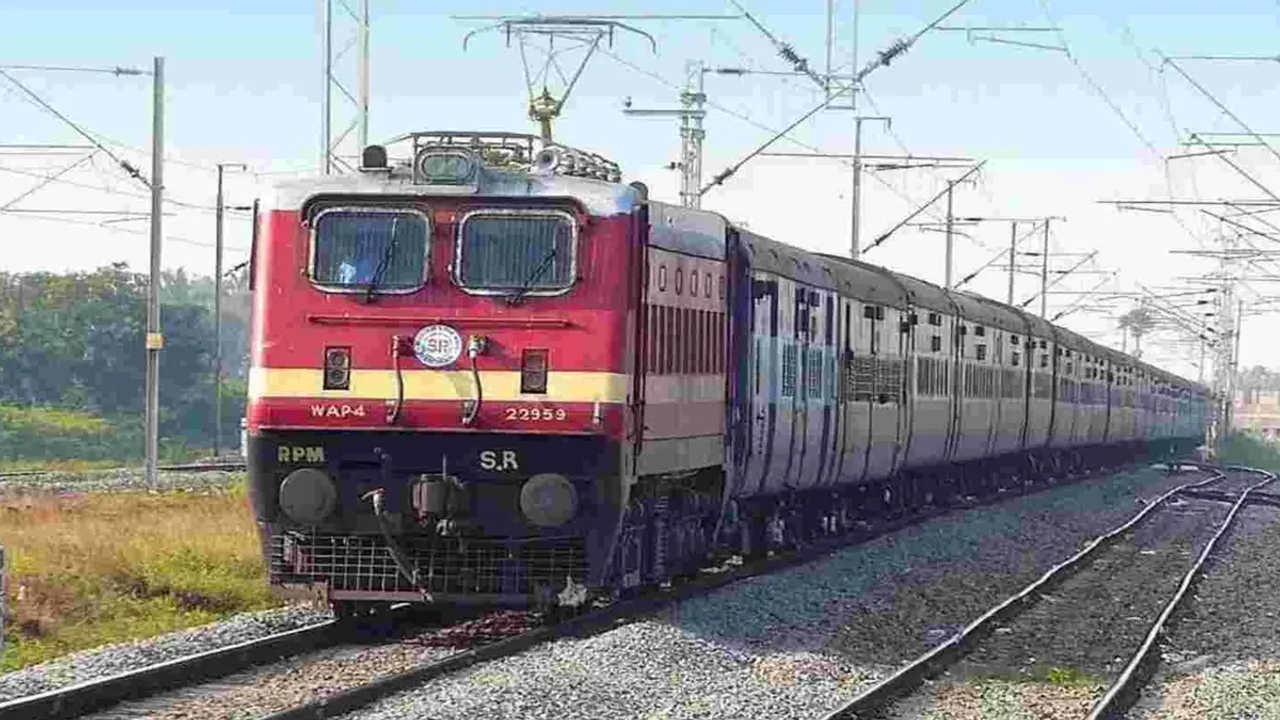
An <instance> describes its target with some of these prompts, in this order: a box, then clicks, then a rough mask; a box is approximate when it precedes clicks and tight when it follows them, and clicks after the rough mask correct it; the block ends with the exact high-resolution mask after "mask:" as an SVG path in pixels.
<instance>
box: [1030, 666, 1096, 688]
mask: <svg viewBox="0 0 1280 720" xmlns="http://www.w3.org/2000/svg"><path fill="white" fill-rule="evenodd" d="M1035 674H1036V675H1037V676H1039V677H1036V678H1035V679H1036V680H1039V681H1040V682H1044V683H1047V684H1049V685H1058V686H1061V687H1074V686H1093V685H1097V684H1099V683H1103V681H1102V679H1101V678H1099V677H1097V676H1096V675H1091V674H1089V673H1085V672H1080V671H1079V670H1077V669H1075V668H1071V667H1068V668H1064V667H1050V668H1042V669H1040V671H1039V672H1037V673H1035ZM1103 684H1105V683H1103Z"/></svg>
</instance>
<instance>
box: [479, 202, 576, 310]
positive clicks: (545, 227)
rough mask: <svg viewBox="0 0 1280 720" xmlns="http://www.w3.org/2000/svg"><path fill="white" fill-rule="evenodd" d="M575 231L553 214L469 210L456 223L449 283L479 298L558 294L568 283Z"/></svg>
mask: <svg viewBox="0 0 1280 720" xmlns="http://www.w3.org/2000/svg"><path fill="white" fill-rule="evenodd" d="M577 234H578V228H577V224H576V223H575V222H574V220H573V216H572V215H570V214H569V213H567V212H563V211H558V210H524V209H486V210H473V211H471V212H469V213H467V214H466V215H464V216H463V217H462V221H461V222H460V223H459V224H458V244H457V253H456V254H457V258H456V260H455V261H454V262H455V265H454V281H455V282H456V283H457V284H458V285H459V286H460V287H461V288H462V289H463V290H465V291H467V292H472V293H476V294H482V295H500V294H501V295H505V294H509V293H512V294H513V293H521V294H525V295H558V294H561V293H564V292H566V291H567V290H568V289H569V288H570V287H571V286H572V285H573V282H574V274H575V272H576V266H577V252H576V249H575V246H576V244H577V243H576V240H577Z"/></svg>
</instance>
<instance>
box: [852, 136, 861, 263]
mask: <svg viewBox="0 0 1280 720" xmlns="http://www.w3.org/2000/svg"><path fill="white" fill-rule="evenodd" d="M861 205H862V118H860V117H857V118H854V120H853V218H852V219H853V224H852V230H851V231H850V239H849V257H851V258H853V259H854V260H857V259H858V254H859V253H860V252H862V248H861V245H860V243H859V239H858V232H859V230H860V228H859V227H858V220H859V215H860V214H861V212H862V208H861Z"/></svg>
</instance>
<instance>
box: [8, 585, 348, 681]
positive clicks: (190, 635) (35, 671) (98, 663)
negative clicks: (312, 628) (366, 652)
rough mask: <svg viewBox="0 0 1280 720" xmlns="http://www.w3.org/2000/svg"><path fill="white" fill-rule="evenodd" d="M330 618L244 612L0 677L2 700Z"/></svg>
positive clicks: (303, 612) (290, 611)
mask: <svg viewBox="0 0 1280 720" xmlns="http://www.w3.org/2000/svg"><path fill="white" fill-rule="evenodd" d="M332 617H333V615H332V614H331V613H330V612H329V611H327V610H325V611H319V610H315V609H312V608H307V607H289V608H280V609H276V610H264V611H260V612H253V613H243V614H240V615H236V616H234V617H232V618H230V619H228V620H224V621H222V622H218V623H211V624H209V625H202V626H200V627H196V628H189V629H187V630H180V631H177V632H172V633H167V634H165V635H159V636H157V637H154V638H149V639H147V640H139V641H137V642H132V643H124V644H118V645H107V646H104V647H100V648H96V649H94V650H87V651H84V652H79V653H75V654H72V655H67V656H64V657H61V658H58V659H56V660H50V661H49V662H45V663H41V664H39V665H32V666H29V667H25V668H23V669H21V670H17V671H14V672H11V673H5V674H3V675H0V701H4V700H12V699H14V698H18V697H23V696H26V695H35V694H37V693H42V692H48V691H50V690H56V689H58V688H62V687H66V686H69V685H75V684H78V683H82V682H87V681H90V680H96V679H99V678H105V677H109V676H111V675H116V674H119V673H122V672H129V671H131V670H138V669H141V668H144V667H147V666H148V665H154V664H156V663H161V662H165V661H168V660H174V659H177V658H180V657H185V656H188V655H194V654H196V653H201V652H206V651H209V650H216V649H218V648H223V647H228V646H231V645H235V644H237V643H242V642H248V641H250V640H256V639H258V638H263V637H266V636H268V635H273V634H275V633H280V632H285V631H287V630H294V629H297V628H300V627H304V626H306V625H312V624H314V623H319V622H323V621H325V620H329V619H331V618H332Z"/></svg>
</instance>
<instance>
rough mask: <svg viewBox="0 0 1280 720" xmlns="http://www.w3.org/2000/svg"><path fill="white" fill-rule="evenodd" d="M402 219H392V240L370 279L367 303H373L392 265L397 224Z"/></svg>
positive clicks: (365, 298) (366, 293)
mask: <svg viewBox="0 0 1280 720" xmlns="http://www.w3.org/2000/svg"><path fill="white" fill-rule="evenodd" d="M399 221H400V218H397V217H393V218H391V240H390V241H388V242H387V249H386V251H385V252H383V253H382V260H380V261H379V262H378V267H376V268H374V269H373V277H370V278H369V286H368V287H367V288H365V291H364V301H365V303H371V302H373V290H374V288H376V287H378V283H380V282H382V275H383V273H385V272H386V271H387V266H389V265H390V264H391V256H392V255H394V254H395V252H396V223H398V222H399Z"/></svg>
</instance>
